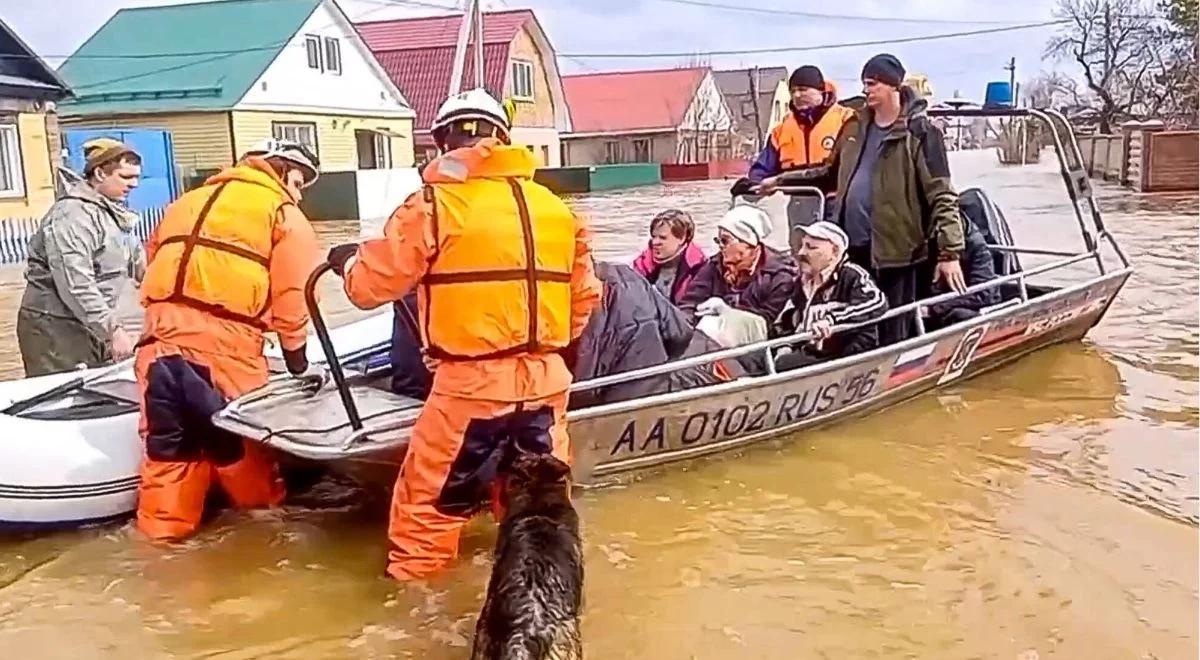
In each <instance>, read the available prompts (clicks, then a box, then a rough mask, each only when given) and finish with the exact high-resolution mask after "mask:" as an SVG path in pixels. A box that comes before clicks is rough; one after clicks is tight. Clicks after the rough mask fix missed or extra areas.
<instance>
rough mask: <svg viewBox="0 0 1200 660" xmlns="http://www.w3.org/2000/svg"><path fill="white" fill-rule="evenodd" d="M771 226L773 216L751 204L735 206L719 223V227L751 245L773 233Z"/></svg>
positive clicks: (758, 242)
mask: <svg viewBox="0 0 1200 660" xmlns="http://www.w3.org/2000/svg"><path fill="white" fill-rule="evenodd" d="M771 227H772V223H771V216H769V215H767V212H766V211H764V210H762V209H760V208H758V207H757V206H752V205H750V204H738V205H737V206H734V207H733V208H731V209H729V210H728V211H726V212H725V215H724V217H722V218H721V221H720V222H718V223H717V229H724V230H725V231H727V232H729V233H730V234H733V237H734V238H736V239H738V240H739V241H742V242H743V243H749V244H750V245H758V244H760V243H762V242H763V240H764V239H766V237H767V236H769V235H770V234H771Z"/></svg>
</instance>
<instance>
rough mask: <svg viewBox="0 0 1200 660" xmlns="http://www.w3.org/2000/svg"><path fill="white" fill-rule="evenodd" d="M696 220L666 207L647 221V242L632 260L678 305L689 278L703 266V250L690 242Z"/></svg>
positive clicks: (686, 288) (690, 279)
mask: <svg viewBox="0 0 1200 660" xmlns="http://www.w3.org/2000/svg"><path fill="white" fill-rule="evenodd" d="M695 237H696V223H695V221H693V220H692V216H690V215H688V213H687V212H686V211H680V210H679V209H668V210H666V211H663V212H662V213H659V214H658V215H656V216H654V219H653V220H651V221H650V244H649V245H648V246H647V247H646V250H645V251H644V252H642V253H641V254H640V255H638V258H637V259H634V260H633V269H634V270H635V271H637V272H638V273H640V274H641V275H642V276H643V277H645V278H646V279H647V280H649V281H650V283H651V284H653V285H654V288H656V289H658V290H659V291H661V292H662V294H663V295H664V296H666V297H667V298H668V299H669V300H670V301H671V303H672V304H675V305H678V304H679V302H680V301H681V300H683V294H684V293H685V292H686V291H687V290H688V285H689V284H691V282H692V278H693V277H695V276H696V273H697V272H698V271H699V270H700V267H701V266H703V265H704V260H705V259H706V257H705V255H704V251H703V250H701V249H700V246H698V245H696V244H695V242H693V239H695Z"/></svg>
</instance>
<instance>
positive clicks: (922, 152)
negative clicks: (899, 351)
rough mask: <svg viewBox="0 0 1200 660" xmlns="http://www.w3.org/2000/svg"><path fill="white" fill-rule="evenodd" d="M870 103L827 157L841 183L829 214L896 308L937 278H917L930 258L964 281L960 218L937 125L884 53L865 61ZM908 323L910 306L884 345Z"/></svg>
mask: <svg viewBox="0 0 1200 660" xmlns="http://www.w3.org/2000/svg"><path fill="white" fill-rule="evenodd" d="M862 81H863V93H864V95H865V96H866V105H865V107H864V108H862V109H861V110H859V111H858V113H857V114H856V115H855V117H854V118H853V119H852V120H851V121H850V123H848V124H847V125H846V129H845V131H844V133H843V135H842V137H841V138H840V139H839V141H838V145H837V147H836V148H835V154H834V158H833V162H834V167H835V168H836V171H837V182H838V185H837V189H838V190H839V191H841V192H840V195H839V199H838V206H837V209H836V211H835V213H834V217H835V220H836V222H837V224H838V225H840V226H841V227H842V228H843V229H844V230H845V231H846V234H847V235H848V236H849V238H850V248H849V250H848V251H847V252H848V254H849V257H850V259H851V260H852V261H854V262H855V263H857V264H858V265H860V266H862V267H863V268H866V269H867V270H869V271H871V272H873V273H875V281H876V282H877V283H878V285H879V288H880V289H882V290H883V292H884V294H885V295H886V296H887V298H888V305H889V306H890V307H891V308H892V309H895V308H897V307H900V306H903V305H907V304H909V303H912V302H915V301H916V300H917V297H918V296H919V295H920V294H922V293H925V292H927V291H929V290H930V288H931V285H932V284H933V282H924V281H918V274H919V273H920V272H922V266H923V265H924V264H926V263H927V262H928V261H929V260H930V259H936V266H934V267H932V268H930V267H928V266H926V267H925V269H924V272H926V273H928V272H930V271H933V272H934V281H941V282H944V283H945V284H946V285H947V286H948V287H949V288H951V289H954V290H955V291H960V292H961V291H963V290H965V289H966V282H965V279H964V278H963V272H962V267H961V266H960V265H959V261H958V258H959V255H960V254H961V252H962V251H963V226H962V219H961V216H960V215H959V209H958V194H957V193H956V192H955V191H954V188H953V187H952V186H951V184H950V164H949V162H948V160H947V157H946V148H945V145H944V144H943V142H942V132H941V131H940V130H939V129H938V128H937V126H935V125H934V124H933V123H932V122H931V121H930V120H929V117H928V116H927V115H926V114H925V106H926V103H925V101H924V100H923V99H921V98H919V97H918V96H917V95H916V93H915V92H913V90H911V89H909V88H908V87H905V86H904V66H903V65H902V64H900V60H898V59H896V56H894V55H890V54H887V53H883V54H880V55H876V56H875V57H872V58H871V59H870V60H867V63H866V65H865V66H863V70H862ZM913 332H914V326H913V322H912V316H911V315H903V316H900V317H898V318H896V319H893V320H891V321H888V322H885V323H884V324H883V325H882V326H881V328H880V344H883V345H886V344H889V343H894V342H897V341H903V340H904V339H907V338H908V337H910V336H911V335H912V334H913Z"/></svg>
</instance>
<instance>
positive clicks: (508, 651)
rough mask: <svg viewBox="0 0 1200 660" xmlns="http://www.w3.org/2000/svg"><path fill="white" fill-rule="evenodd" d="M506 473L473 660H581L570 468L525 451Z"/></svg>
mask: <svg viewBox="0 0 1200 660" xmlns="http://www.w3.org/2000/svg"><path fill="white" fill-rule="evenodd" d="M503 474H504V476H503V478H502V479H503V480H502V484H501V493H502V495H501V496H502V501H503V502H504V506H505V511H504V514H503V515H504V519H503V521H502V522H501V523H500V533H499V536H498V537H497V539H496V555H495V563H494V564H493V566H492V578H491V580H490V581H489V582H488V589H487V597H486V600H485V601H484V603H483V610H482V611H481V612H480V613H479V621H478V623H477V624H476V625H475V645H474V647H473V648H472V650H471V660H551V659H553V660H578V659H579V658H582V657H583V647H582V643H581V641H580V638H579V610H580V603H581V600H582V598H583V550H582V547H581V543H580V540H579V516H578V515H576V513H575V508H574V507H573V506H571V479H570V476H571V468H570V467H569V466H567V464H566V463H564V462H562V461H560V460H558V459H557V458H554V457H553V456H551V455H549V454H531V453H525V452H521V453H519V454H518V455H517V457H516V458H515V459H513V461H512V463H511V465H510V466H509V468H508V469H507V470H505V471H504V472H503Z"/></svg>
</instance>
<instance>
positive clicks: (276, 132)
mask: <svg viewBox="0 0 1200 660" xmlns="http://www.w3.org/2000/svg"><path fill="white" fill-rule="evenodd" d="M271 135H272V136H273V137H274V138H275V139H276V140H291V141H293V142H299V143H300V144H303V145H304V146H306V147H308V148H309V149H312V152H313V153H314V154H315V153H317V125H316V124H314V123H311V122H285V121H273V122H271ZM318 155H319V154H318Z"/></svg>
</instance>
